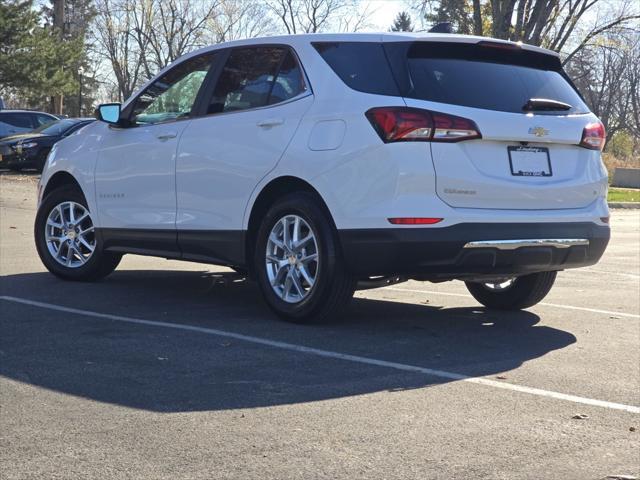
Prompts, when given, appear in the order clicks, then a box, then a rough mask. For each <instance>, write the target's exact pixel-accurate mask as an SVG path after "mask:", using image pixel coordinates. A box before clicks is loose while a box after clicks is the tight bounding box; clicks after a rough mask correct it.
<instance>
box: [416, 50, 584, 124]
mask: <svg viewBox="0 0 640 480" xmlns="http://www.w3.org/2000/svg"><path fill="white" fill-rule="evenodd" d="M446 50H447V51H446V52H445V51H443V49H440V48H437V49H436V48H434V47H433V45H428V44H427V42H424V43H423V44H422V45H414V46H413V47H412V48H410V49H409V52H408V58H407V61H408V66H409V76H410V79H411V91H410V92H409V94H408V95H407V96H408V97H412V98H417V99H421V100H430V101H433V102H440V103H449V104H454V105H463V106H467V107H475V108H483V109H487V110H497V111H502V112H514V113H523V112H525V111H536V112H538V111H540V112H543V111H544V112H545V113H562V114H576V113H588V112H589V109H588V108H587V106H586V105H585V104H584V102H583V101H582V99H581V98H580V95H579V94H578V92H577V91H576V90H575V89H574V88H573V86H572V85H571V83H570V81H569V80H568V78H567V77H566V74H565V73H564V72H563V71H562V68H561V66H560V64H559V62H557V61H554V60H555V59H554V57H551V56H549V55H544V56H545V57H549V58H548V59H544V58H540V57H542V54H537V53H536V54H535V55H534V54H533V53H532V52H527V51H513V52H508V51H499V49H496V48H491V47H486V46H476V45H468V46H467V45H465V46H464V49H463V48H461V47H458V46H453V48H452V47H449V48H447V49H446ZM532 99H545V100H551V101H555V102H547V104H546V106H545V108H540V109H538V108H537V107H536V106H535V103H534V104H533V106H531V105H532V103H531V102H530V101H531V100H532ZM558 102H561V103H562V104H568V105H569V106H570V108H566V105H565V106H564V107H562V108H558V109H556V110H554V109H553V108H549V107H550V106H553V104H554V103H555V104H556V105H558ZM527 105H530V106H531V107H530V110H527V107H526V106H527Z"/></svg>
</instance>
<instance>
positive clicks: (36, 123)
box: [0, 109, 58, 139]
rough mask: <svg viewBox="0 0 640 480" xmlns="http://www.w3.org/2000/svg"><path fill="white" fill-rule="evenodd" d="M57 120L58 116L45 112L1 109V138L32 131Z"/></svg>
mask: <svg viewBox="0 0 640 480" xmlns="http://www.w3.org/2000/svg"><path fill="white" fill-rule="evenodd" d="M56 120H58V118H57V117H56V116H54V115H51V114H50V113H45V112H34V111H31V110H2V109H0V139H1V138H3V137H8V136H9V135H15V134H16V133H24V132H30V131H31V130H34V129H36V128H38V127H41V126H42V125H46V124H47V123H51V122H55V121H56Z"/></svg>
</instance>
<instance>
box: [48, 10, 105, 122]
mask: <svg viewBox="0 0 640 480" xmlns="http://www.w3.org/2000/svg"><path fill="white" fill-rule="evenodd" d="M42 13H43V15H44V21H45V24H46V25H47V26H48V27H49V28H53V25H54V15H55V13H54V8H53V0H49V4H45V5H44V6H43V7H42ZM63 15H64V22H63V23H62V31H61V32H60V33H61V37H62V40H63V41H64V42H69V41H71V42H78V43H81V44H82V46H81V47H80V55H79V58H78V63H77V64H76V65H67V67H68V68H70V70H71V73H72V75H73V76H74V77H75V82H76V85H77V90H76V91H75V92H73V93H74V94H73V95H67V96H65V97H64V108H63V110H64V112H70V113H72V114H75V115H77V116H82V115H83V113H85V112H88V111H90V110H91V106H92V104H93V95H94V93H95V90H96V87H97V84H96V81H95V62H94V59H93V58H91V57H90V55H89V53H90V48H91V44H90V39H89V35H88V29H89V26H90V25H91V22H92V21H93V19H94V17H95V15H96V10H95V7H94V2H93V0H65V1H64V11H63Z"/></svg>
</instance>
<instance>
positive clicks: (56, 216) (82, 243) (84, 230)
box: [45, 201, 96, 268]
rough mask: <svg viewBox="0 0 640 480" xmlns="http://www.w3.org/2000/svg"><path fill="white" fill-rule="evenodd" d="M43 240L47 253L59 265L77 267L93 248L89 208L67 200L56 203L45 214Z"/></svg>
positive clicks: (85, 259) (93, 239)
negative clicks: (46, 214) (45, 221)
mask: <svg viewBox="0 0 640 480" xmlns="http://www.w3.org/2000/svg"><path fill="white" fill-rule="evenodd" d="M45 241H46V244H47V249H48V250H49V253H50V254H51V256H52V257H53V258H54V259H55V261H56V262H58V263H59V264H60V265H63V266H65V267H67V268H78V267H81V266H82V265H84V264H85V263H87V261H88V260H89V259H90V258H91V256H92V255H93V252H94V251H95V248H96V236H95V228H94V226H93V220H92V219H91V215H90V214H89V211H88V210H87V209H86V208H85V207H84V206H83V205H81V204H79V203H76V202H71V201H68V202H62V203H60V204H58V205H56V206H55V207H54V208H53V209H52V210H51V212H50V213H49V216H48V217H47V224H46V227H45Z"/></svg>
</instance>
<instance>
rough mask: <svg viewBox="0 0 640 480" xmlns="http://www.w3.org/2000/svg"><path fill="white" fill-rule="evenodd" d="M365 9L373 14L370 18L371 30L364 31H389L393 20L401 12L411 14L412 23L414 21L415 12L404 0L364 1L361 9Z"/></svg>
mask: <svg viewBox="0 0 640 480" xmlns="http://www.w3.org/2000/svg"><path fill="white" fill-rule="evenodd" d="M367 7H368V8H369V10H370V11H371V12H373V14H372V15H371V17H370V23H371V28H368V29H366V30H372V31H378V32H379V31H386V30H389V27H390V26H391V23H393V19H394V18H395V17H396V15H397V14H398V13H399V12H401V11H403V10H404V11H406V12H409V13H410V14H411V16H412V18H413V20H414V23H415V20H416V15H415V11H413V10H412V9H411V7H410V5H409V4H408V2H407V1H405V0H365V1H364V2H363V8H367Z"/></svg>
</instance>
